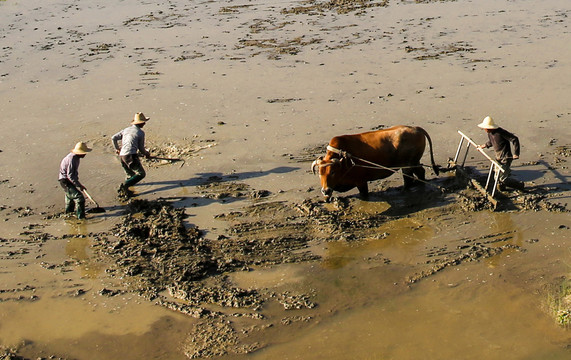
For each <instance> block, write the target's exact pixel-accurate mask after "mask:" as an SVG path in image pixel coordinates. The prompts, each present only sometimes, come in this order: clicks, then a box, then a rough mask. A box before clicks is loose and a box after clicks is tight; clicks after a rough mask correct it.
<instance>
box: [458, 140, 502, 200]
mask: <svg viewBox="0 0 571 360" xmlns="http://www.w3.org/2000/svg"><path fill="white" fill-rule="evenodd" d="M458 133H459V134H460V136H461V138H460V143H459V144H458V150H456V155H455V156H454V160H449V166H451V167H452V168H453V169H455V170H456V176H462V177H464V178H466V179H468V180H469V182H470V183H471V184H472V185H473V186H474V187H475V188H476V190H478V191H479V192H480V193H481V194H482V195H484V196H485V197H486V198H487V199H488V201H489V202H490V203H491V204H492V206H493V209H494V210H495V209H496V207H497V206H498V201H497V200H496V199H495V198H494V196H495V194H496V189H497V188H498V181H499V179H500V177H499V176H498V175H499V173H500V172H504V168H503V167H502V166H501V165H500V164H499V163H498V162H497V161H496V160H494V159H492V158H491V157H490V156H489V155H488V154H486V153H485V152H484V150H482V149H480V148H479V147H478V145H477V144H476V143H475V142H474V141H473V140H472V139H470V138H469V137H468V136H466V135H465V134H463V133H462V132H461V131H460V130H458ZM464 142H466V150H465V152H464V154H463V155H462V146H463V145H464ZM472 146H473V147H474V148H475V149H476V150H478V152H480V154H482V155H484V157H485V158H486V159H488V160H489V161H490V171H489V172H488V179H487V180H486V186H482V185H481V184H480V183H479V182H478V181H476V179H472V178H471V177H470V175H469V174H468V172H467V171H466V169H465V168H464V164H465V163H466V158H467V157H468V151H469V150H470V147H472ZM459 157H462V160H461V161H460V162H459ZM491 184H492V187H491V189H489V188H490V185H491Z"/></svg>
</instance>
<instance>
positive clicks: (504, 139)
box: [486, 128, 519, 161]
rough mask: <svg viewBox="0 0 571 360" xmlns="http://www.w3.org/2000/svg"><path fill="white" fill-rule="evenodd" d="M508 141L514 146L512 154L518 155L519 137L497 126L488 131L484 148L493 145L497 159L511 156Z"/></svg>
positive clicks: (505, 158)
mask: <svg viewBox="0 0 571 360" xmlns="http://www.w3.org/2000/svg"><path fill="white" fill-rule="evenodd" d="M510 143H512V145H513V147H514V155H516V156H519V139H518V138H517V136H515V135H514V134H512V133H511V132H509V131H507V130H504V129H502V128H497V129H494V130H491V131H490V132H488V142H487V143H486V148H489V147H493V148H494V151H495V152H496V159H497V160H498V161H505V160H507V159H510V158H512V151H511V148H510Z"/></svg>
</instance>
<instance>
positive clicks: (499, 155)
mask: <svg viewBox="0 0 571 360" xmlns="http://www.w3.org/2000/svg"><path fill="white" fill-rule="evenodd" d="M478 127H479V128H481V129H484V130H485V131H486V133H487V134H488V141H487V142H486V143H485V144H483V145H479V146H478V147H479V148H480V149H486V148H489V147H493V148H494V151H495V153H496V160H497V161H498V163H500V165H502V168H503V169H504V172H503V173H500V174H496V176H499V180H498V181H499V187H500V190H503V189H504V187H505V185H504V183H505V181H506V180H507V178H508V176H509V175H510V172H511V171H510V166H511V164H512V161H513V160H514V159H519V139H518V137H517V136H515V135H514V134H512V133H511V132H509V131H507V130H504V129H502V128H501V127H499V126H498V125H496V124H495V123H494V120H493V119H492V118H491V117H489V116H486V118H485V119H484V120H483V121H482V123H481V124H478ZM510 143H511V144H512V145H513V147H514V152H513V155H512V151H511V146H510Z"/></svg>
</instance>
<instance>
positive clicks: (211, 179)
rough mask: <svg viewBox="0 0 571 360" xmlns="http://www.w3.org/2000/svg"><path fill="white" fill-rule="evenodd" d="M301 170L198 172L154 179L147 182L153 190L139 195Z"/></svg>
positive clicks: (281, 168) (284, 167)
mask: <svg viewBox="0 0 571 360" xmlns="http://www.w3.org/2000/svg"><path fill="white" fill-rule="evenodd" d="M296 170H299V167H291V166H279V167H276V168H273V169H271V170H266V171H246V172H241V173H232V174H230V175H225V174H223V173H221V172H211V173H197V174H196V176H195V177H194V178H190V179H187V180H180V179H179V180H168V181H154V182H147V183H146V185H149V186H153V188H152V189H151V190H148V191H144V192H141V193H139V195H146V194H150V193H157V192H161V191H168V190H173V189H177V188H184V187H186V186H208V185H210V184H221V183H229V182H234V181H238V180H246V179H252V178H258V177H263V176H268V175H271V174H287V173H289V172H292V171H296Z"/></svg>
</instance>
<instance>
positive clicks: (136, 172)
mask: <svg viewBox="0 0 571 360" xmlns="http://www.w3.org/2000/svg"><path fill="white" fill-rule="evenodd" d="M149 120H150V118H148V117H146V116H145V115H144V114H143V113H142V112H138V113H136V114H135V116H134V117H133V120H132V121H131V126H129V127H127V128H125V129H123V130H121V131H119V132H118V133H117V134H115V135H113V136H112V137H111V140H112V141H113V147H115V151H116V152H117V154H118V155H119V157H120V158H121V165H122V166H123V170H125V174H126V175H127V177H126V179H125V182H124V183H123V184H121V186H120V187H119V195H120V196H127V197H130V196H132V192H131V190H129V187H131V186H133V185H135V184H137V183H138V182H139V181H141V180H143V179H144V178H145V176H146V172H145V169H144V168H143V165H142V164H141V160H139V153H141V154H143V155H144V156H145V157H147V158H149V157H150V156H151V154H150V153H149V152H148V151H147V149H145V132H144V131H143V127H144V126H145V124H146V123H147V121H149ZM119 141H120V142H121V144H119Z"/></svg>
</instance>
